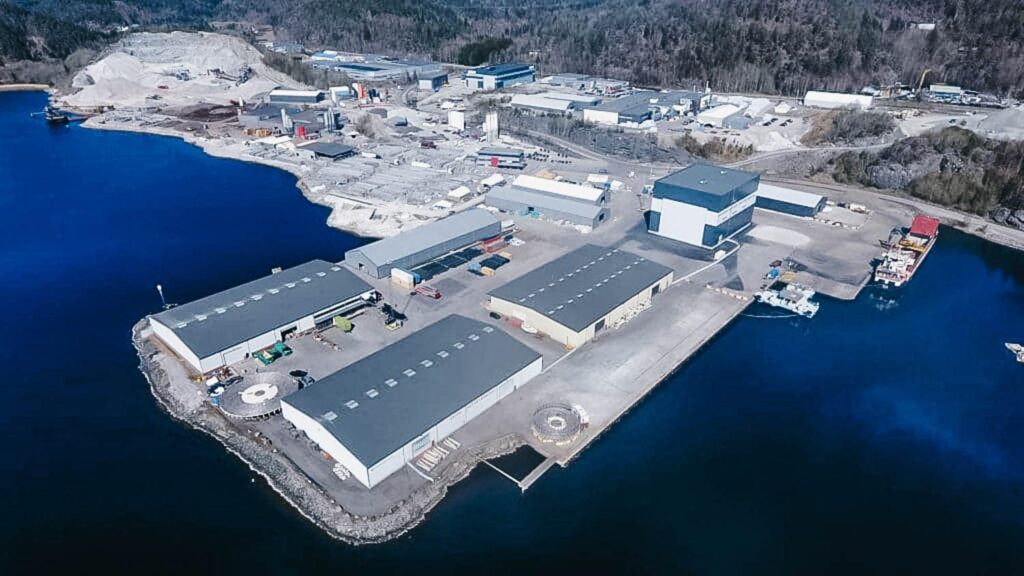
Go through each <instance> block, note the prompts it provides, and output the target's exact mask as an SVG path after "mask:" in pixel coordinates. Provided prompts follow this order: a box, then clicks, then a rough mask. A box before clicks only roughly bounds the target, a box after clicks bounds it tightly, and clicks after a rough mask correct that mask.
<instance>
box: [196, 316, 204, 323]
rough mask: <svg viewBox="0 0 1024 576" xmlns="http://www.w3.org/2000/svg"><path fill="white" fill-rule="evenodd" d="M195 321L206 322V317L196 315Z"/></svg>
mask: <svg viewBox="0 0 1024 576" xmlns="http://www.w3.org/2000/svg"><path fill="white" fill-rule="evenodd" d="M196 320H199V321H200V322H202V321H203V320H206V316H204V315H203V314H196Z"/></svg>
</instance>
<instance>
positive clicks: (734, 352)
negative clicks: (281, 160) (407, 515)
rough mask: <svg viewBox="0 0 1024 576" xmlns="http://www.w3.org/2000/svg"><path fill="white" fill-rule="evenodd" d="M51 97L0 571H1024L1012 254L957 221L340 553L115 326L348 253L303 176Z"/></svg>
mask: <svg viewBox="0 0 1024 576" xmlns="http://www.w3.org/2000/svg"><path fill="white" fill-rule="evenodd" d="M44 100H45V98H44V96H43V95H41V94H0V302H2V303H3V306H4V314H3V316H4V322H3V328H4V330H3V339H2V341H0V342H2V346H0V358H2V365H3V367H4V370H5V378H4V379H3V387H2V391H3V394H4V398H3V399H4V409H3V410H2V411H0V437H2V438H3V439H4V447H5V451H6V454H5V456H4V457H3V458H0V505H2V508H0V573H3V574H29V573H31V574H38V573H54V572H64V571H68V570H76V569H77V570H76V571H77V572H78V573H89V574H92V573H100V571H101V570H103V571H104V572H106V573H112V574H119V573H124V572H127V571H129V570H138V571H140V572H147V573H152V572H157V573H182V572H186V571H188V572H192V573H199V574H208V573H219V574H228V573H231V574H235V573H238V574H264V573H275V574H302V573H313V572H315V573H319V574H326V573H335V574H350V573H354V572H357V571H370V570H373V571H374V572H378V573H395V572H401V573H406V574H409V573H422V574H429V573H435V572H440V571H442V570H443V571H446V572H450V573H470V574H480V573H505V572H518V573H533V574H538V573H539V574H547V573H553V572H556V571H557V572H560V573H573V574H578V573H592V574H608V573H625V572H632V573H650V572H655V573H673V574H680V573H688V574H689V573H692V574H843V573H849V574H880V573H889V574H913V573H929V574H967V573H970V574H1019V573H1024V544H1022V543H1024V366H1020V365H1017V364H1016V363H1014V362H1013V361H1012V360H1011V356H1010V354H1009V353H1008V352H1007V351H1006V350H1005V349H1004V348H1003V345H1002V343H1003V342H1004V341H1007V340H1009V341H1024V256H1022V255H1021V254H1020V253H1016V252H1013V251H1010V250H1008V249H1004V248H1001V247H998V246H995V245H992V244H988V243H985V242H983V241H981V240H978V239H976V238H973V237H969V236H966V235H963V234H960V233H957V232H956V231H953V230H950V229H943V231H942V235H941V237H940V239H939V244H938V246H937V248H936V249H935V250H934V252H933V253H932V254H931V256H930V257H929V258H928V261H927V263H926V265H925V267H924V268H923V269H922V271H921V272H920V274H919V275H918V276H917V277H916V278H915V279H914V281H913V282H912V283H911V284H910V285H909V286H907V287H906V288H905V289H904V290H902V291H899V292H885V291H875V290H869V291H868V292H866V293H864V294H862V295H861V296H860V298H858V299H857V300H856V301H854V302H851V303H843V302H836V301H832V300H826V301H825V302H824V303H823V305H822V309H821V312H820V313H819V314H818V316H817V317H815V318H814V320H813V321H810V322H807V321H796V322H794V321H792V320H789V319H761V318H740V319H739V320H738V321H737V322H735V323H734V324H733V325H732V326H730V327H729V328H727V329H726V330H725V331H724V332H723V333H722V334H721V335H720V336H719V337H717V338H716V339H715V340H714V341H713V342H712V343H711V344H710V345H708V346H707V347H706V348H705V349H704V350H703V351H701V352H700V353H699V354H698V355H697V356H696V357H695V358H694V359H692V361H691V362H689V363H688V364H686V365H685V366H683V367H682V368H681V369H680V370H679V371H678V372H677V373H676V374H675V375H673V376H672V377H671V378H670V379H669V380H668V381H666V382H664V383H662V385H661V386H659V387H658V388H657V389H656V390H655V391H654V393H652V394H651V396H649V397H648V398H647V399H646V400H645V401H644V402H643V403H642V404H640V405H639V406H638V407H636V408H635V409H634V410H633V411H632V412H630V413H629V414H627V415H626V416H625V417H624V418H623V420H622V421H621V422H619V423H618V424H617V425H616V426H614V427H613V428H612V429H611V430H610V431H609V432H608V433H607V434H606V435H605V436H603V437H602V438H601V439H600V440H598V441H597V442H596V443H595V444H594V445H593V446H592V447H591V448H589V449H588V450H587V451H586V452H584V454H583V455H582V456H581V457H580V458H579V460H578V461H576V462H575V463H573V465H572V466H570V467H569V468H568V469H564V470H563V469H557V468H556V469H555V470H553V471H552V472H550V473H548V475H546V476H545V477H544V478H543V479H542V480H541V481H540V482H538V483H537V484H535V485H534V487H533V488H531V490H530V491H529V492H528V493H527V494H525V495H522V494H520V493H519V490H518V488H516V487H515V486H514V485H512V484H511V483H510V482H508V481H507V480H505V479H504V478H502V477H500V476H498V475H497V474H496V473H495V472H493V471H492V470H490V469H487V468H478V469H477V470H476V471H474V472H473V474H472V475H471V476H470V478H468V479H467V480H466V481H464V482H462V483H460V484H459V485H457V486H455V487H454V488H453V489H452V490H451V492H450V493H449V495H448V498H447V499H446V500H445V501H444V502H443V503H442V504H441V505H440V506H439V507H438V508H437V509H435V510H434V511H433V512H432V513H431V514H430V515H429V517H428V518H427V521H426V522H425V523H424V524H423V525H421V526H420V527H418V528H416V529H415V530H413V531H412V532H411V533H409V534H407V535H406V536H404V537H402V538H400V539H398V540H396V541H394V542H390V543H387V544H382V545H376V546H364V547H352V546H348V545H345V544H342V543H339V542H337V541H334V540H331V539H330V538H328V537H327V536H325V535H323V534H322V533H321V532H320V531H319V530H318V529H317V528H315V527H314V526H312V525H311V524H310V523H308V522H307V521H306V520H304V519H303V518H301V517H300V516H299V515H298V514H297V513H296V512H295V511H294V510H292V509H291V508H290V507H289V506H288V505H287V504H285V503H283V502H282V501H281V500H280V499H279V498H278V496H277V495H276V494H275V493H273V491H272V490H270V489H269V488H268V487H267V485H266V484H265V483H264V482H263V481H262V480H259V479H257V480H255V481H253V476H254V474H253V473H252V472H250V471H249V470H248V468H247V467H246V466H245V465H244V464H243V463H242V462H240V461H239V460H238V459H236V458H235V457H234V456H232V455H230V454H228V453H227V452H226V451H225V450H224V449H223V448H222V447H221V446H220V445H219V444H218V443H216V442H215V441H214V440H212V439H210V438H208V437H206V436H205V435H203V434H200V433H198V432H195V431H192V430H189V429H186V428H185V427H183V426H181V425H180V424H179V423H177V422H175V421H173V420H171V419H170V418H169V417H168V416H167V415H166V414H165V413H163V412H162V411H161V410H160V409H159V408H158V407H157V405H156V404H155V402H154V400H153V399H152V397H151V396H150V393H149V390H148V388H147V385H146V383H145V381H144V379H143V377H142V375H141V374H140V373H139V372H138V370H137V368H136V366H137V359H136V357H135V354H134V350H133V349H132V347H131V344H130V341H129V330H130V328H131V326H132V324H133V323H134V322H135V321H136V320H137V319H138V318H140V317H141V316H143V315H145V314H146V313H149V312H153V311H155V310H156V309H157V308H158V307H159V299H158V297H157V294H156V292H155V290H154V285H155V284H157V283H158V282H159V283H162V284H163V285H164V286H165V290H166V292H167V294H168V297H169V299H170V300H172V301H177V302H182V301H186V300H189V299H193V298H196V297H199V296H202V295H205V294H208V293H210V292H213V291H216V290H219V289H223V288H226V287H228V286H231V285H234V284H237V283H240V282H243V281H245V280H247V279H250V278H253V277H255V276H257V275H260V274H265V273H267V272H268V271H269V269H270V268H271V267H273V266H289V265H293V264H296V263H299V262H301V261H303V260H306V259H309V258H316V257H319V258H328V259H340V258H341V255H342V254H343V252H344V251H345V249H347V248H349V247H352V246H354V245H356V244H358V243H359V242H361V241H362V240H360V239H357V238H354V237H351V236H348V235H346V234H343V233H340V232H337V231H334V230H331V229H329V228H327V227H326V226H325V225H324V221H325V219H326V217H327V211H326V210H324V209H322V208H320V207H317V206H314V205H312V204H310V203H308V202H307V201H306V200H304V199H303V198H302V196H301V195H300V194H299V192H298V191H297V190H296V189H295V187H294V179H293V178H292V177H291V176H290V175H287V174H285V173H283V172H279V171H277V170H273V169H270V168H265V167H261V166H255V165H249V164H244V163H241V162H235V161H228V160H219V159H213V158H209V157H207V156H205V155H204V154H203V153H202V152H201V151H200V150H198V149H196V148H194V147H192V146H189V145H187V144H184V143H182V142H180V141H178V140H174V139H169V138H161V137H155V136H144V135H137V134H122V133H108V132H98V131H91V130H86V129H83V128H81V127H71V128H56V129H51V128H49V127H47V126H46V125H44V124H43V123H42V122H40V121H36V120H32V119H30V118H29V113H30V112H32V111H35V110H38V109H40V108H41V107H42V105H43V103H44ZM528 248H529V247H528V246H526V247H524V249H528ZM751 313H752V314H756V315H763V314H765V313H769V314H770V311H765V310H760V309H756V310H752V311H751Z"/></svg>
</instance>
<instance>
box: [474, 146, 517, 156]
mask: <svg viewBox="0 0 1024 576" xmlns="http://www.w3.org/2000/svg"><path fill="white" fill-rule="evenodd" d="M476 154H477V156H516V157H519V156H522V155H523V154H524V153H523V151H522V150H516V149H515V148H497V147H493V146H491V147H485V148H481V149H480V150H479V151H477V153H476Z"/></svg>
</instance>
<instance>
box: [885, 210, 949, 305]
mask: <svg viewBox="0 0 1024 576" xmlns="http://www.w3.org/2000/svg"><path fill="white" fill-rule="evenodd" d="M938 235H939V220H938V219H937V218H932V217H930V216H925V215H923V214H918V215H917V216H915V217H914V221H913V222H912V223H911V224H910V229H909V230H906V231H904V230H902V229H897V230H893V231H892V233H891V234H890V235H889V239H888V241H885V242H882V248H883V249H884V251H883V252H882V256H881V257H880V259H879V262H878V265H877V266H876V267H875V282H879V283H881V284H883V285H885V286H894V287H896V288H899V287H900V286H903V285H904V284H905V283H907V282H908V281H910V279H911V278H913V277H914V274H916V273H917V271H918V269H919V268H920V267H921V264H922V263H924V259H925V258H926V257H927V256H928V253H929V252H931V249H932V247H933V246H934V245H935V240H936V238H938Z"/></svg>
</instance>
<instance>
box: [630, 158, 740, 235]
mask: <svg viewBox="0 0 1024 576" xmlns="http://www.w3.org/2000/svg"><path fill="white" fill-rule="evenodd" d="M759 182H760V175H759V174H757V173H756V172H746V171H743V170H733V169H730V168H723V167H721V166H714V165H712V164H691V165H690V166H687V167H686V168H683V169H682V170H679V171H678V172H675V173H672V174H669V175H668V176H665V177H664V178H661V179H660V180H658V181H657V182H655V183H654V190H653V191H652V196H653V198H652V200H651V211H650V214H649V219H648V223H647V230H648V231H649V232H650V233H652V234H657V235H658V236H664V237H665V238H671V239H673V240H678V241H680V242H685V243H686V244H690V245H692V246H699V247H703V248H715V247H717V246H718V245H719V244H721V243H722V242H723V241H725V239H726V238H729V237H730V236H732V235H734V234H736V233H737V232H739V231H741V230H743V229H744V228H746V227H748V226H750V222H751V218H752V217H753V214H754V204H755V203H756V202H757V187H758V184H759Z"/></svg>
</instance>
